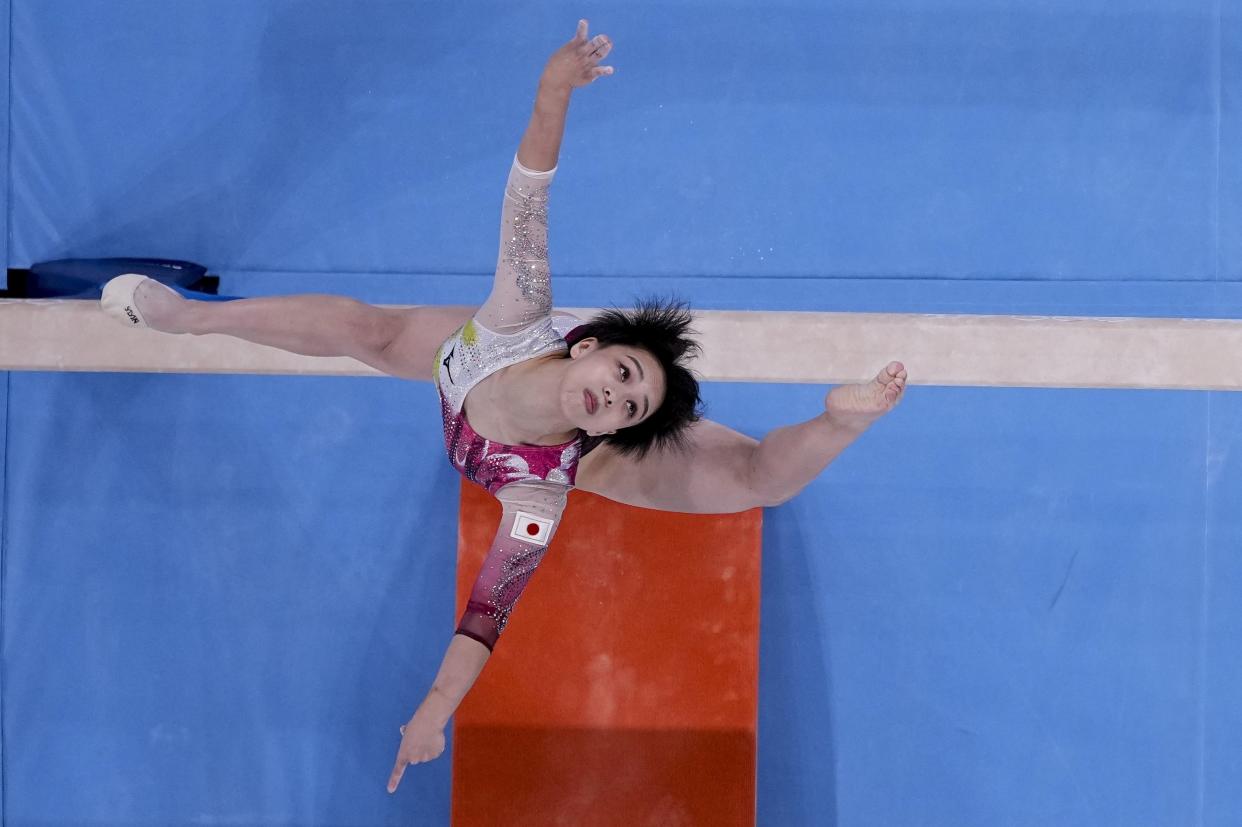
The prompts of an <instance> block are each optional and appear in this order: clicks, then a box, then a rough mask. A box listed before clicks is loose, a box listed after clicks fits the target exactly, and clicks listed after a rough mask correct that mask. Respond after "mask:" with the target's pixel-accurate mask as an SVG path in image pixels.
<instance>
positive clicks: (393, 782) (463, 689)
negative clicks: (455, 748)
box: [388, 480, 568, 793]
mask: <svg viewBox="0 0 1242 827" xmlns="http://www.w3.org/2000/svg"><path fill="white" fill-rule="evenodd" d="M567 493H568V489H567V488H566V487H565V486H562V485H557V484H555V483H549V482H544V481H543V480H531V481H525V482H518V483H511V484H509V485H506V486H505V487H504V488H501V489H500V490H499V491H497V492H496V499H498V500H500V504H501V508H502V513H501V518H500V526H499V528H498V529H497V530H496V535H495V537H494V538H493V539H492V545H491V548H490V549H489V550H488V553H487V557H486V559H484V561H483V566H482V568H481V569H480V571H479V576H478V578H477V579H476V580H475V583H474V588H473V589H472V590H471V592H470V599H469V601H468V602H467V604H466V610H465V611H464V612H463V613H462V616H461V621H460V622H459V623H458V625H457V632H456V634H454V635H453V639H452V641H450V643H449V646H448V651H447V652H445V654H444V660H443V662H442V663H441V664H440V671H439V673H438V674H437V675H436V679H435V681H434V682H433V683H432V686H431V690H430V691H429V692H428V693H427V697H426V698H425V699H424V700H423V702H422V704H420V705H419V707H418V710H417V711H416V712H415V713H414V717H413V718H411V719H410V721H409V723H407V724H406V725H405V726H404V727H402V739H401V747H400V748H399V749H398V751H397V763H396V765H395V766H394V767H393V771H392V775H391V776H390V777H389V779H388V791H389V792H390V793H391V792H393V791H395V790H396V789H397V785H398V784H399V783H401V775H402V773H404V772H405V768H406V766H407V765H409V764H418V763H422V762H424V761H430V760H432V759H434V758H438V757H439V756H440V754H441V753H443V752H444V727H445V726H447V725H448V720H449V718H451V717H452V716H453V713H454V712H456V710H457V707H458V705H459V704H460V703H461V702H462V699H463V698H465V696H466V693H467V692H469V691H470V688H471V687H472V686H473V685H474V682H475V680H477V679H478V677H479V674H480V673H481V672H482V671H483V667H484V666H485V665H486V664H487V661H488V658H489V657H490V656H491V652H492V648H493V647H494V646H495V645H496V643H497V641H498V640H499V638H500V634H501V632H503V631H504V628H505V626H506V625H507V624H508V622H509V616H510V614H511V613H512V612H513V608H514V606H515V605H516V604H517V600H518V598H519V597H521V595H522V591H523V590H524V589H525V588H526V585H527V584H528V583H529V582H530V579H531V577H532V576H533V575H534V573H535V569H536V568H538V566H539V563H540V562H541V561H542V560H543V556H544V554H545V553H546V552H547V550H548V544H549V543H551V542H552V537H553V535H554V534H555V533H556V527H557V525H558V523H559V521H560V517H561V513H562V512H563V511H564V509H565V502H566V499H567Z"/></svg>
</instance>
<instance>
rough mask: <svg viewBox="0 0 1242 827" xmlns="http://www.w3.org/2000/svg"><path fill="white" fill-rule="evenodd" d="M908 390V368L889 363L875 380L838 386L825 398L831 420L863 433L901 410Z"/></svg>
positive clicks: (899, 363)
mask: <svg viewBox="0 0 1242 827" xmlns="http://www.w3.org/2000/svg"><path fill="white" fill-rule="evenodd" d="M905 390H906V368H905V365H903V364H901V362H889V363H888V365H887V366H886V367H885V368H884V369H883V370H881V371H880V372H879V374H877V375H876V377H875V379H872V380H871V381H870V382H867V383H866V384H862V385H838V386H837V387H835V388H833V389H832V390H830V391H829V392H828V396H827V397H825V398H824V409H825V410H826V411H827V414H828V418H829V419H830V420H832V421H833V422H835V423H836V424H838V425H842V426H844V427H848V428H857V429H859V430H862V429H864V428H866V427H867V426H868V425H870V424H871V423H872V422H875V421H876V420H877V419H879V418H880V417H882V416H884V414H886V413H888V412H889V411H891V410H892V409H893V408H895V407H897V403H898V402H900V401H901V397H902V395H903V394H904V393H905Z"/></svg>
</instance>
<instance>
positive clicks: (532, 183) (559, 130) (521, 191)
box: [388, 20, 612, 793]
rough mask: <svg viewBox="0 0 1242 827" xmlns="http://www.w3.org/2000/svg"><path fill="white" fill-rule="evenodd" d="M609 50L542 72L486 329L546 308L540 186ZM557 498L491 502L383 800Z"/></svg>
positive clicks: (578, 37) (486, 646)
mask: <svg viewBox="0 0 1242 827" xmlns="http://www.w3.org/2000/svg"><path fill="white" fill-rule="evenodd" d="M611 49H612V41H611V40H610V39H609V38H608V37H607V35H597V36H596V37H594V38H590V39H588V38H587V21H585V20H580V21H578V30H577V32H576V33H575V34H574V37H573V39H571V40H570V41H569V42H568V43H566V44H565V45H564V46H562V47H561V48H560V49H558V50H557V51H556V52H554V53H553V55H552V57H551V58H549V60H548V63H547V65H546V66H545V67H544V70H543V75H542V76H541V77H540V79H539V91H538V94H537V96H536V98H535V107H534V112H533V113H532V114H531V119H530V124H529V126H528V127H527V129H526V133H525V135H523V137H522V142H521V144H520V145H519V146H518V152H517V157H516V158H515V159H514V164H513V167H512V169H511V170H510V173H509V185H508V186H507V187H506V190H505V204H504V208H503V212H502V219H501V248H500V260H499V262H498V263H497V265H496V279H495V281H494V283H493V286H492V293H491V295H490V296H489V297H488V300H487V302H486V303H485V304H484V305H483V307H482V308H480V310H479V313H478V314H477V318H478V319H479V321H480V322H482V323H483V324H484V325H486V326H487V327H488V328H489V329H492V330H495V331H497V332H502V333H503V332H506V331H507V330H510V329H514V330H516V329H520V328H521V327H525V326H526V324H529V322H530V321H532V320H533V319H536V318H538V317H539V316H540V315H544V314H546V313H548V312H550V311H551V309H552V294H551V286H550V280H549V275H548V262H547V185H548V182H549V181H550V180H551V177H552V173H553V172H555V169H556V161H557V156H558V154H559V152H560V146H561V136H562V134H563V132H564V129H565V114H566V112H567V111H568V109H569V96H570V94H571V93H572V92H573V90H574V89H575V88H576V87H579V86H585V85H586V84H588V83H591V82H592V81H594V80H595V79H596V78H599V77H602V76H603V75H610V74H612V67H609V66H599V65H598V64H599V61H600V60H602V59H603V58H604V57H605V56H607V54H608V52H609V51H611ZM565 492H566V489H565V488H564V487H562V486H559V485H553V484H550V483H544V482H542V481H538V482H535V481H532V482H529V483H515V484H512V485H508V486H506V487H504V488H502V489H501V490H500V491H499V492H498V493H497V499H499V500H500V502H501V505H502V507H503V514H502V517H501V525H500V527H499V529H498V530H497V532H496V537H495V539H494V540H493V542H492V547H491V549H490V551H489V552H488V555H487V559H486V560H485V561H484V563H483V570H482V571H481V572H480V574H479V577H478V580H477V581H476V582H475V587H474V590H473V591H472V593H471V596H470V602H469V604H468V605H467V608H466V611H465V613H464V614H463V616H462V618H461V622H460V623H459V624H458V627H457V633H456V634H454V635H453V639H452V640H451V641H450V642H449V646H448V650H447V651H446V652H445V653H444V660H443V661H442V662H441V664H440V671H439V672H438V673H437V675H436V678H435V681H434V682H433V683H432V687H431V690H430V691H429V692H428V693H427V697H426V698H425V699H424V700H423V702H422V704H420V705H419V707H418V710H417V711H416V712H415V713H414V717H412V718H411V719H410V721H409V723H407V724H406V725H405V726H404V727H402V739H401V746H400V748H399V749H398V751H397V762H396V765H395V766H394V767H393V771H392V775H391V776H390V777H389V779H388V792H390V793H391V792H394V791H395V790H396V789H397V786H398V785H399V784H400V783H401V776H402V774H403V773H404V772H405V768H406V767H407V766H408V765H410V764H418V763H421V762H423V761H430V760H432V759H434V758H437V757H439V755H440V754H441V753H442V752H443V751H444V743H445V740H444V727H445V726H447V725H448V720H449V718H450V717H452V715H453V713H454V712H455V711H456V710H457V706H458V705H459V704H460V703H461V701H462V699H463V698H464V697H465V695H466V693H467V692H469V691H470V688H471V687H472V686H473V685H474V682H475V681H476V680H477V679H478V677H479V675H480V674H481V673H482V671H483V667H484V666H485V665H486V664H487V660H488V658H489V657H490V656H491V650H492V647H493V646H495V645H496V642H497V640H498V638H499V637H500V633H501V632H502V631H503V630H504V627H505V624H506V623H507V622H508V619H509V613H510V612H511V611H512V610H513V606H514V604H515V603H516V602H517V599H518V597H519V596H520V595H521V593H522V590H523V589H524V588H525V587H526V584H527V583H528V582H529V580H530V577H531V575H533V574H534V571H535V567H536V566H538V565H539V562H540V560H542V559H543V554H544V552H546V551H547V546H548V543H550V542H551V539H552V535H553V534H554V533H555V532H556V526H557V524H558V522H559V520H560V515H561V511H562V510H563V509H564V507H565Z"/></svg>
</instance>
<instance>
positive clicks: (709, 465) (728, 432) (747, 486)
mask: <svg viewBox="0 0 1242 827" xmlns="http://www.w3.org/2000/svg"><path fill="white" fill-rule="evenodd" d="M688 436H689V445H688V447H687V449H686V450H685V451H684V452H677V451H671V450H670V451H652V452H651V453H649V454H648V455H647V456H646V457H644V458H643V459H641V460H636V459H633V458H630V457H625V456H623V455H621V454H619V453H617V452H616V451H615V450H614V449H612V448H610V447H609V446H608V445H607V443H605V444H603V445H601V446H599V447H598V448H596V449H595V450H594V451H592V452H591V453H589V454H587V455H586V456H585V457H583V458H582V461H581V462H580V463H579V464H578V473H577V477H576V479H575V481H574V484H575V486H576V487H577V488H580V489H582V490H583V491H590V492H591V493H593V494H598V495H600V496H601V497H607V498H608V499H610V500H614V501H616V502H620V503H625V504H626V505H635V506H638V507H640V508H653V509H656V510H657V511H679V512H682V513H685V514H732V513H735V512H738V511H746V510H748V509H751V508H755V507H757V506H761V505H765V504H766V503H763V502H762V501H761V500H760V498H759V497H758V496H757V495H756V494H755V492H754V490H753V489H752V488H751V480H752V474H751V468H752V462H753V459H754V456H755V449H756V447H757V446H758V445H759V442H758V440H755V439H753V438H751V437H748V436H746V435H745V434H741V433H738V432H737V431H735V430H733V429H732V428H728V427H725V426H724V425H721V424H720V423H719V422H713V421H712V420H710V419H704V420H701V421H699V422H696V423H694V425H692V426H691V427H690V433H689V435H688Z"/></svg>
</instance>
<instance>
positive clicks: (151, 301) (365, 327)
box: [134, 279, 475, 381]
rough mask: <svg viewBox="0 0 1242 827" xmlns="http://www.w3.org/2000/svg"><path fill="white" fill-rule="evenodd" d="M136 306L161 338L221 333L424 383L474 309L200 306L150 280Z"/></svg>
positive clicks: (250, 303) (305, 299)
mask: <svg viewBox="0 0 1242 827" xmlns="http://www.w3.org/2000/svg"><path fill="white" fill-rule="evenodd" d="M134 302H135V304H136V305H137V307H138V310H139V312H140V313H141V314H142V317H143V319H144V320H145V321H146V323H147V324H148V325H149V326H150V327H152V328H154V329H156V330H159V331H162V332H165V333H191V334H194V335H202V334H205V333H222V334H225V335H228V336H235V337H237V338H239V339H245V340H246V341H250V342H256V343H258V344H261V345H269V346H271V347H276V348H280V349H281V350H287V351H291V352H293V353H300V354H303V355H305V356H350V357H352V358H354V359H357V360H358V361H360V362H363V363H364V364H367V365H370V366H371V367H374V368H376V369H377V370H380V371H383V372H384V373H388V374H391V375H393V376H399V377H402V378H405V379H423V380H428V381H429V380H430V379H431V370H432V366H431V362H432V359H433V358H434V357H435V353H436V349H437V348H438V347H439V346H440V344H441V342H443V341H444V340H445V339H446V338H448V336H449V334H451V333H452V332H453V331H454V330H456V329H457V328H459V327H461V325H463V324H465V323H466V321H467V320H468V319H469V318H470V316H471V315H472V314H473V312H474V310H475V308H473V307H470V306H468V305H446V306H425V307H406V308H386V307H376V306H374V305H369V304H364V303H363V302H360V301H357V300H356V299H351V298H346V297H344V296H328V295H299V296H274V297H269V298H259V299H237V300H235V301H227V302H200V301H192V300H188V299H185V298H183V297H182V296H180V295H179V294H177V293H175V292H173V291H172V290H169V289H168V288H166V287H164V286H163V285H161V284H159V283H158V282H155V281H152V280H150V279H147V280H144V281H143V282H142V283H141V284H139V285H138V287H137V289H136V290H135V292H134Z"/></svg>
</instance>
